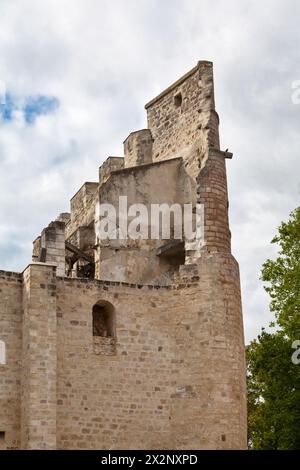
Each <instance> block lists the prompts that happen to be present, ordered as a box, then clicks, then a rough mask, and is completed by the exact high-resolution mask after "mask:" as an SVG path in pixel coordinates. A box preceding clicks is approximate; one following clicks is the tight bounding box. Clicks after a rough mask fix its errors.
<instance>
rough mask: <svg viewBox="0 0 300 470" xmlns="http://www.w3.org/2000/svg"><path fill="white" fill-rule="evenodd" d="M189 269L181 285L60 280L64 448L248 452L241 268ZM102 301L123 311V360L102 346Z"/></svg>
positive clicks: (214, 262) (225, 261)
mask: <svg viewBox="0 0 300 470" xmlns="http://www.w3.org/2000/svg"><path fill="white" fill-rule="evenodd" d="M185 268H186V269H192V271H193V270H194V272H192V274H191V273H190V272H188V273H186V272H183V273H182V275H181V276H182V278H181V279H179V280H178V284H177V285H176V286H174V288H161V287H160V288H158V287H157V288H155V287H153V286H149V287H148V286H137V285H130V284H120V283H117V282H109V281H106V282H105V281H90V280H89V281H88V280H78V279H67V278H65V279H58V282H57V307H58V357H59V362H58V396H57V446H58V448H64V449H71V448H75V449H82V448H90V449H93V448H101V449H222V448H223V449H228V448H229V449H230V448H235V449H237V448H245V447H246V418H245V417H246V414H245V403H246V402H245V377H244V375H243V371H244V347H243V333H242V328H243V326H242V318H241V304H240V292H239V275H238V268H237V264H236V262H235V261H234V260H233V258H232V257H231V255H228V256H227V255H226V256H225V255H222V256H221V255H214V256H213V255H208V258H205V259H204V258H202V260H201V261H200V264H199V265H198V266H194V267H191V266H189V267H185ZM220 268H221V269H220ZM184 276H187V277H186V278H184ZM79 293H80V294H79ZM100 300H106V301H109V302H110V303H111V304H112V305H113V306H114V307H115V310H116V336H117V340H116V341H117V344H116V353H115V354H114V355H101V354H100V355H99V354H95V352H94V349H93V336H92V313H91V312H92V308H93V305H94V304H95V303H97V302H99V301H100ZM187 306H188V307H187Z"/></svg>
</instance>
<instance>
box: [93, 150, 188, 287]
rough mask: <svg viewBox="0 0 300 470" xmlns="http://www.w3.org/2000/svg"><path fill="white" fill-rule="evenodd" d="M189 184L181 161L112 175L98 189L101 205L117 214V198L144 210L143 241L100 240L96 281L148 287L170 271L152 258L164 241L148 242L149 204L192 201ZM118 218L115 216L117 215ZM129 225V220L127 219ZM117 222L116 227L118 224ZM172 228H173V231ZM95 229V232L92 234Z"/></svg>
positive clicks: (168, 161)
mask: <svg viewBox="0 0 300 470" xmlns="http://www.w3.org/2000/svg"><path fill="white" fill-rule="evenodd" d="M193 184H194V183H193V181H192V180H191V178H190V177H189V176H188V175H187V174H186V172H185V169H184V165H183V164H182V160H181V159H173V160H167V161H165V162H156V164H150V165H143V166H140V167H133V168H127V169H125V170H120V171H117V172H114V173H113V174H112V175H111V177H110V179H109V180H108V181H107V182H106V183H105V184H104V185H102V186H100V189H99V200H100V202H101V204H105V203H110V204H112V205H113V206H114V207H115V208H116V210H117V213H118V208H119V196H127V203H128V207H130V206H131V205H132V204H137V203H141V204H144V206H145V207H146V208H147V209H148V214H149V226H148V227H147V230H148V234H149V235H148V236H147V239H146V240H142V239H141V240H132V239H128V240H124V241H122V240H119V239H117V240H107V241H106V240H101V241H100V242H99V252H98V255H97V257H96V258H97V262H98V263H100V266H99V274H98V277H100V278H101V279H109V280H115V281H125V282H140V283H147V282H148V283H149V282H152V281H153V280H154V279H155V278H157V277H159V276H160V275H161V274H163V273H164V272H165V271H167V270H168V269H170V267H169V266H168V265H164V263H163V261H161V260H160V259H159V258H158V257H157V256H156V249H157V248H158V247H159V246H160V245H162V244H163V243H166V241H167V240H162V239H161V238H160V239H158V240H151V239H150V238H149V237H150V234H151V232H150V228H151V227H150V222H151V219H150V214H151V208H150V206H151V204H159V205H160V204H163V203H165V204H169V205H170V206H171V205H172V204H175V203H178V204H180V205H181V206H182V205H183V204H184V203H186V202H192V201H193V198H194V199H195V198H196V191H195V188H193ZM117 215H118V214H117ZM128 221H129V222H130V217H129V218H128ZM119 222H120V221H119V220H118V219H117V223H118V224H119ZM173 228H174V227H173ZM97 230H98V228H96V231H97Z"/></svg>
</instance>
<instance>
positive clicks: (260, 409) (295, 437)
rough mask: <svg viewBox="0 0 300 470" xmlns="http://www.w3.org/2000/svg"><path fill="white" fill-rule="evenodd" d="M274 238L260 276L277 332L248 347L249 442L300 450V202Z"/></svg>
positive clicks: (259, 446) (254, 446) (260, 446)
mask: <svg viewBox="0 0 300 470" xmlns="http://www.w3.org/2000/svg"><path fill="white" fill-rule="evenodd" d="M272 243H276V244H278V245H279V252H278V257H277V258H276V259H275V260H269V259H268V260H267V261H266V262H265V263H264V265H263V268H262V280H263V281H264V282H266V283H267V284H266V286H265V289H266V291H267V292H268V294H269V295H270V297H271V302H270V309H271V311H272V312H274V315H275V318H274V322H272V324H271V326H274V327H275V328H276V331H275V332H274V333H268V332H266V331H265V330H264V329H263V330H262V333H261V335H259V336H258V338H257V339H256V340H253V341H252V342H251V343H250V345H249V346H248V347H247V350H246V356H247V366H248V367H247V384H248V436H249V447H250V448H252V449H300V363H299V364H297V362H298V361H297V359H298V358H300V354H299V355H298V356H297V355H296V357H295V346H297V344H295V341H296V340H300V207H299V208H297V209H296V210H295V211H294V212H292V214H291V215H290V218H289V220H288V222H286V223H285V222H284V223H282V224H281V226H280V227H279V229H278V234H277V236H276V237H275V238H274V239H273V240H272ZM298 348H299V345H298ZM296 352H297V351H296ZM293 353H294V358H295V359H296V360H295V359H294V360H293V361H292V354H293Z"/></svg>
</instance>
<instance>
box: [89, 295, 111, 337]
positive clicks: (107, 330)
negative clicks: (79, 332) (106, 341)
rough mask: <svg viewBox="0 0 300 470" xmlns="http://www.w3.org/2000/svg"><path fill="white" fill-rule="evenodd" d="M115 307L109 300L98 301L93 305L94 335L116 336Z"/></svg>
mask: <svg viewBox="0 0 300 470" xmlns="http://www.w3.org/2000/svg"><path fill="white" fill-rule="evenodd" d="M114 311H115V309H114V307H113V306H112V305H111V304H110V303H109V302H104V301H103V302H98V303H97V304H96V305H94V307H93V336H101V337H102V338H114V337H115V314H114Z"/></svg>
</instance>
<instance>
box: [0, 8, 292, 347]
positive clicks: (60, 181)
mask: <svg viewBox="0 0 300 470" xmlns="http://www.w3.org/2000/svg"><path fill="white" fill-rule="evenodd" d="M299 13H300V5H299V3H298V2H296V1H293V0H290V1H288V2H287V1H283V0H282V1H281V0H277V1H275V0H272V1H270V0H267V1H265V2H263V3H262V2H258V0H257V1H249V0H245V1H243V2H240V1H238V0H234V1H233V0H231V1H230V0H218V1H215V2H211V1H208V0H181V1H180V0H174V1H163V2H162V1H158V0H143V1H140V0H126V1H124V0H114V1H113V2H112V1H108V0H100V1H99V0H43V1H42V2H41V1H39V0H27V1H26V2H24V1H23V0H15V1H14V2H11V1H10V0H1V1H0V15H1V29H0V56H1V63H0V79H1V80H2V81H4V82H5V84H6V86H7V88H8V89H9V90H10V91H11V92H12V93H13V94H15V95H18V96H28V95H45V96H55V97H56V98H57V99H58V100H59V103H60V106H59V108H58V109H57V110H56V112H55V113H52V114H49V115H47V116H39V117H38V118H37V120H36V122H35V124H34V125H32V126H26V125H24V122H23V120H22V116H18V119H17V120H15V121H12V122H9V123H2V124H1V125H0V165H1V173H0V200H1V206H0V235H1V243H0V266H1V268H4V269H14V270H22V269H23V268H24V266H25V265H26V263H27V262H28V261H29V259H30V244H31V241H32V239H33V238H34V237H35V235H37V234H38V233H39V232H40V230H41V228H42V227H43V226H45V225H46V224H47V223H48V221H49V220H51V219H53V218H54V217H55V216H56V214H57V213H58V212H61V211H65V210H67V209H68V200H69V199H70V197H71V196H72V195H73V193H75V191H76V190H77V189H78V187H79V186H80V185H81V184H82V183H83V182H84V181H87V180H95V179H96V178H97V168H98V166H99V164H100V163H101V161H103V160H104V159H105V158H106V157H107V156H108V155H118V154H121V152H122V141H123V140H124V138H125V137H126V136H127V135H128V134H129V132H131V131H132V130H135V129H139V128H142V127H144V126H145V124H146V115H145V112H144V109H143V105H144V103H146V102H147V101H148V100H149V99H150V98H152V97H153V96H155V95H156V94H157V93H159V92H160V91H161V90H162V89H164V88H165V87H166V86H167V85H169V84H170V83H172V82H173V81H174V80H175V79H177V78H178V77H179V76H180V75H182V74H183V73H185V72H186V71H187V70H188V69H189V68H191V67H193V66H194V65H195V64H196V62H197V60H199V59H208V60H213V61H214V65H215V86H216V105H217V110H218V112H219V114H220V119H221V126H220V132H221V142H222V146H223V148H226V147H229V148H230V149H231V150H233V152H234V159H233V161H232V162H229V163H228V165H227V166H228V180H229V191H230V218H231V229H232V234H233V250H234V254H235V256H236V257H237V259H238V261H239V262H240V265H241V274H242V288H243V304H244V316H245V325H246V337H247V338H248V339H249V338H251V337H253V336H254V335H255V334H257V333H258V331H259V329H260V327H261V326H262V325H263V324H264V325H266V324H267V323H268V322H269V320H270V314H269V313H268V298H267V296H266V294H265V293H264V291H263V288H262V285H261V282H260V281H259V275H260V268H261V264H262V262H263V261H264V260H265V258H266V257H267V256H272V255H273V254H274V249H273V248H272V247H270V244H269V242H270V239H271V238H272V236H273V235H274V233H275V230H276V227H277V226H278V225H279V223H280V221H281V220H282V219H285V218H287V216H288V213H289V212H290V211H291V210H292V209H293V208H294V207H296V206H297V205H299V182H300V176H299V175H300V172H299V169H300V166H299V157H298V149H299V144H300V138H299V131H298V122H299V114H300V105H299V106H298V107H297V106H295V105H293V104H292V102H291V93H292V90H291V84H292V82H293V81H294V80H297V79H300V72H299V71H298V63H299V48H298V44H299V39H300V37H299V36H300V32H299V28H298V18H299Z"/></svg>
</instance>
